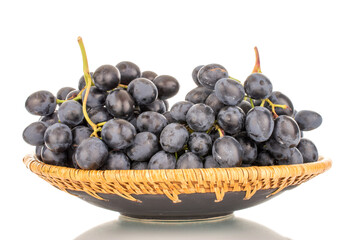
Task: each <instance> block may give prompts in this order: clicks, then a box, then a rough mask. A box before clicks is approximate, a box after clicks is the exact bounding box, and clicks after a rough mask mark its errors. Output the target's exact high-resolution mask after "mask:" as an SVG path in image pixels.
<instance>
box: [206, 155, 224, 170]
mask: <svg viewBox="0 0 360 240" xmlns="http://www.w3.org/2000/svg"><path fill="white" fill-rule="evenodd" d="M219 167H220V164H219V163H218V162H217V161H215V159H214V158H213V156H207V157H206V158H205V162H204V168H219Z"/></svg>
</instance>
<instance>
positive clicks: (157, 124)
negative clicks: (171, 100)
mask: <svg viewBox="0 0 360 240" xmlns="http://www.w3.org/2000/svg"><path fill="white" fill-rule="evenodd" d="M167 124H168V122H167V120H166V118H165V116H163V115H162V114H160V113H157V112H143V113H141V114H140V115H139V116H138V117H137V120H136V126H137V128H138V129H139V131H140V132H151V133H154V134H155V135H159V134H160V133H161V131H162V130H163V129H164V127H165V126H166V125H167Z"/></svg>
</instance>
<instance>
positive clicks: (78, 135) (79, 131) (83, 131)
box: [71, 126, 93, 148]
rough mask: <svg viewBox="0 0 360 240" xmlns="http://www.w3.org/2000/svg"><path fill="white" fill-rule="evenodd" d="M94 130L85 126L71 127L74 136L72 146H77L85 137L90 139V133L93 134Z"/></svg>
mask: <svg viewBox="0 0 360 240" xmlns="http://www.w3.org/2000/svg"><path fill="white" fill-rule="evenodd" d="M92 132H93V131H92V130H91V129H90V128H88V127H85V126H77V127H74V128H73V129H71V134H72V138H73V142H72V145H71V146H72V147H73V148H77V147H78V146H79V145H80V144H81V143H82V141H84V140H85V139H88V138H89V137H90V135H91V134H92Z"/></svg>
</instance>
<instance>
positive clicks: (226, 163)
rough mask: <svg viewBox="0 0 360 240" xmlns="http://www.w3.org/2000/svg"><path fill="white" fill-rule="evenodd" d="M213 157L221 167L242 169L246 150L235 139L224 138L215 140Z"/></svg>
mask: <svg viewBox="0 0 360 240" xmlns="http://www.w3.org/2000/svg"><path fill="white" fill-rule="evenodd" d="M212 156H213V158H214V159H215V161H216V162H218V163H219V165H220V167H222V168H227V167H240V166H241V163H242V160H243V156H244V150H243V149H242V147H241V145H240V143H239V142H238V141H236V140H235V138H233V137H230V136H223V137H221V138H218V139H216V140H215V142H214V144H213V147H212Z"/></svg>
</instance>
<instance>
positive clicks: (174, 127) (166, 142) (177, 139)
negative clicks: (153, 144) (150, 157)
mask: <svg viewBox="0 0 360 240" xmlns="http://www.w3.org/2000/svg"><path fill="white" fill-rule="evenodd" d="M188 139H189V133H188V131H187V130H186V128H185V127H184V126H183V125H181V124H179V123H171V124H169V125H167V126H166V127H165V128H164V129H163V130H162V132H161V134H160V144H161V147H162V148H163V149H164V150H165V151H167V152H170V153H174V152H178V151H180V150H181V149H183V147H184V145H185V144H186V143H187V141H188Z"/></svg>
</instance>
